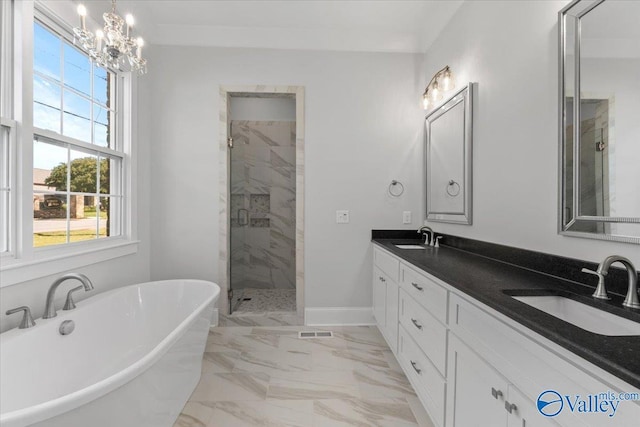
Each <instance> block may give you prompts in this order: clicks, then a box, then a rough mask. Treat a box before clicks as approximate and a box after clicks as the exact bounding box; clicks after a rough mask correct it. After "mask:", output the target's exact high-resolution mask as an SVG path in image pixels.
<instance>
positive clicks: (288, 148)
mask: <svg viewBox="0 0 640 427" xmlns="http://www.w3.org/2000/svg"><path fill="white" fill-rule="evenodd" d="M229 134H230V135H231V137H230V138H229V144H228V145H229V151H230V174H229V177H230V179H229V186H230V188H229V190H230V191H229V195H230V200H229V210H228V212H229V230H230V239H229V242H230V259H229V260H230V280H229V284H230V292H229V312H230V313H235V314H240V313H269V312H295V311H296V247H295V245H296V239H295V230H296V123H295V99H290V98H264V97H261V98H249V97H242V98H231V105H230V121H229Z"/></svg>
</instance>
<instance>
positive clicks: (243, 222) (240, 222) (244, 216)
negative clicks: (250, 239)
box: [238, 209, 249, 226]
mask: <svg viewBox="0 0 640 427" xmlns="http://www.w3.org/2000/svg"><path fill="white" fill-rule="evenodd" d="M240 212H244V215H243V217H241V216H240ZM242 219H244V221H243V220H242ZM247 224H249V211H248V210H246V209H238V225H240V226H245V225H247Z"/></svg>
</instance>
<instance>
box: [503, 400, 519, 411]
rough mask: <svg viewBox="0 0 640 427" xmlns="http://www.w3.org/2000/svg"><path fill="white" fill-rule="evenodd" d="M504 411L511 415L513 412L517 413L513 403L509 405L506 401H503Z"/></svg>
mask: <svg viewBox="0 0 640 427" xmlns="http://www.w3.org/2000/svg"><path fill="white" fill-rule="evenodd" d="M504 409H506V410H507V412H508V413H510V414H511V413H513V411H517V410H518V407H517V406H516V405H515V403H509V401H508V400H505V401H504Z"/></svg>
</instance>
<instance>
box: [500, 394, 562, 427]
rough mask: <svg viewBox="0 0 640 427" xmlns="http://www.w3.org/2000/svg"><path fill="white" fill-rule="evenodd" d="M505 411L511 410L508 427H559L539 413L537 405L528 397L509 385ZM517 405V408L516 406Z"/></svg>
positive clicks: (551, 419)
mask: <svg viewBox="0 0 640 427" xmlns="http://www.w3.org/2000/svg"><path fill="white" fill-rule="evenodd" d="M508 396H509V397H508V399H507V403H506V406H505V410H507V408H508V407H510V408H511V413H510V414H509V417H508V419H509V424H508V427H559V426H560V424H558V423H557V422H556V421H554V420H553V418H548V417H545V416H544V415H542V414H540V412H538V409H537V408H536V403H535V402H533V401H532V400H531V399H529V398H528V397H526V396H525V395H524V394H522V393H521V392H520V390H518V389H517V388H515V387H514V386H513V385H509V393H508ZM514 405H515V406H514Z"/></svg>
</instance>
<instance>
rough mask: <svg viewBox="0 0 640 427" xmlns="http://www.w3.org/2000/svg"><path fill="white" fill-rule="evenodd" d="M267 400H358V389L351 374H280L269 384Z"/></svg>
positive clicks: (274, 376) (275, 375)
mask: <svg viewBox="0 0 640 427" xmlns="http://www.w3.org/2000/svg"><path fill="white" fill-rule="evenodd" d="M267 397H268V398H269V399H305V400H315V399H349V398H359V397H360V388H359V387H358V382H357V381H356V380H355V378H354V377H353V374H352V373H351V372H343V371H341V372H280V373H278V374H274V375H273V376H272V377H271V381H270V382H269V392H268V394H267Z"/></svg>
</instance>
